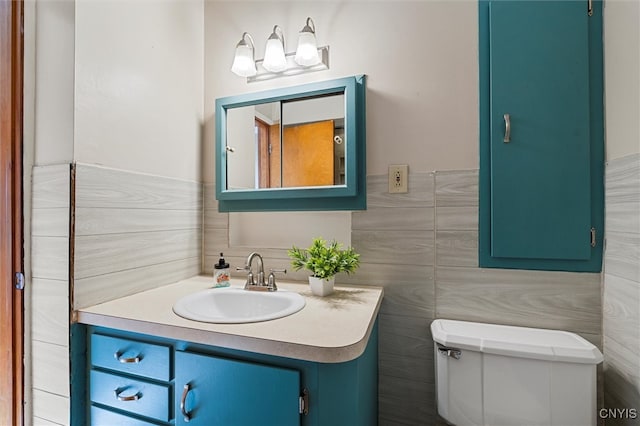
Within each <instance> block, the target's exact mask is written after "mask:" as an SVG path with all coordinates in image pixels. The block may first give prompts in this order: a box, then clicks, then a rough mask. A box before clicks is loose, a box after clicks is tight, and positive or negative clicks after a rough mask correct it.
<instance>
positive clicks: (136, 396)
mask: <svg viewBox="0 0 640 426" xmlns="http://www.w3.org/2000/svg"><path fill="white" fill-rule="evenodd" d="M127 389H128V387H123V388H117V389H115V390H114V391H113V394H114V395H115V396H116V399H117V400H118V401H122V402H127V401H137V400H139V399H140V398H142V393H140V391H138V392H136V393H135V394H133V395H129V396H123V395H122V392H124V391H125V390H127Z"/></svg>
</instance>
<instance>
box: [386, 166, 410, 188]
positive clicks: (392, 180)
mask: <svg viewBox="0 0 640 426" xmlns="http://www.w3.org/2000/svg"><path fill="white" fill-rule="evenodd" d="M408 180H409V166H408V165H407V164H392V165H390V166H389V192H390V193H392V194H401V193H406V192H408Z"/></svg>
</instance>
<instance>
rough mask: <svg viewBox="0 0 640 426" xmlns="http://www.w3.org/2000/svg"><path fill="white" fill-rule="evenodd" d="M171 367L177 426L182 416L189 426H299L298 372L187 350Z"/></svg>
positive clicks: (181, 423)
mask: <svg viewBox="0 0 640 426" xmlns="http://www.w3.org/2000/svg"><path fill="white" fill-rule="evenodd" d="M175 367H176V370H175V373H176V379H175V386H176V390H175V392H176V395H175V403H176V409H175V413H176V425H183V424H184V425H186V424H187V422H186V421H185V416H184V413H188V415H189V422H188V425H189V426H197V425H203V426H210V425H225V426H249V425H261V426H268V425H273V426H288V425H291V426H293V425H299V424H300V414H299V399H298V398H299V396H300V389H301V387H300V373H299V372H298V371H297V370H290V369H286V368H279V367H272V366H267V365H261V364H255V363H249V362H243V361H236V360H231V359H225V358H218V357H214V356H206V355H200V354H194V353H189V352H176V357H175ZM185 385H187V386H188V388H185ZM181 404H182V407H181Z"/></svg>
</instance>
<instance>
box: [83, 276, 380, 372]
mask: <svg viewBox="0 0 640 426" xmlns="http://www.w3.org/2000/svg"><path fill="white" fill-rule="evenodd" d="M212 284H213V279H212V277H209V276H197V277H193V278H189V279H186V280H182V281H180V282H177V283H175V284H170V285H167V286H164V287H160V288H156V289H153V290H148V291H144V292H141V293H137V294H134V295H131V296H126V297H123V298H120V299H116V300H112V301H110V302H105V303H101V304H99V305H95V306H91V307H88V308H84V309H80V310H79V311H78V312H77V316H76V319H77V322H79V323H83V324H89V325H96V326H102V327H109V328H116V329H120V330H127V331H133V332H138V333H144V334H151V335H154V336H160V337H165V338H169V339H176V340H182V341H188V342H194V343H201V344H206V345H212V346H219V347H224V348H230V349H238V350H245V351H249V352H257V353H262V354H268V355H276V356H282V357H287V358H296V359H302V360H306V361H314V362H326V363H338V362H346V361H350V360H352V359H355V358H357V357H359V356H360V355H361V354H362V353H363V352H364V349H365V347H366V345H367V342H368V340H369V335H370V334H371V330H372V328H373V325H374V322H375V319H376V317H377V314H378V310H379V309H380V303H381V301H382V295H383V289H382V288H381V287H370V286H361V287H357V286H348V287H346V286H339V285H336V287H335V291H334V293H333V294H331V295H330V296H325V297H318V296H314V295H313V294H311V290H310V289H309V286H308V285H307V284H297V283H287V282H283V281H282V282H280V281H279V282H278V288H279V289H281V290H288V291H295V292H297V293H300V294H301V295H302V296H304V298H305V302H306V306H305V307H304V308H303V309H302V310H301V311H299V312H296V313H295V314H293V315H289V316H286V317H283V318H279V319H275V320H271V321H264V322H258V323H246V324H209V323H203V322H197V321H191V320H188V319H184V318H182V317H180V316H178V315H176V314H175V313H174V312H173V309H172V307H173V304H174V303H175V302H176V301H177V300H178V299H180V298H181V297H182V296H185V295H187V294H190V293H194V292H196V291H200V290H204V289H206V288H210V287H211V286H212ZM231 286H232V287H239V288H242V287H243V286H244V280H239V279H232V280H231Z"/></svg>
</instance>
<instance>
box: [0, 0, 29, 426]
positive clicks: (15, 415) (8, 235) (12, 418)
mask: <svg viewBox="0 0 640 426" xmlns="http://www.w3.org/2000/svg"><path fill="white" fill-rule="evenodd" d="M22 10H23V3H22V1H21V0H0V370H1V371H2V374H0V424H2V425H12V424H13V425H18V424H22V423H23V418H22V417H23V416H22V413H23V408H22V403H23V394H24V390H23V367H22V358H23V356H22V352H23V325H22V324H23V313H22V312H23V310H22V306H23V298H22V297H23V296H22V290H21V289H16V288H15V286H14V276H15V273H16V272H22V74H23V66H22V58H23V54H22V52H23V36H22V16H23V12H22Z"/></svg>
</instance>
